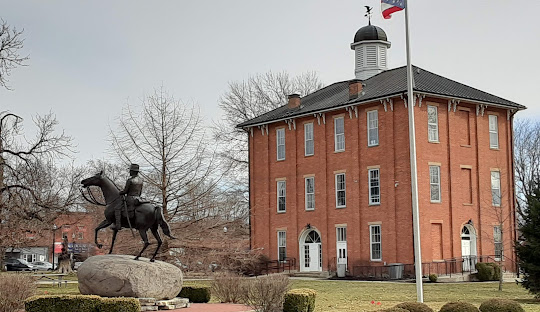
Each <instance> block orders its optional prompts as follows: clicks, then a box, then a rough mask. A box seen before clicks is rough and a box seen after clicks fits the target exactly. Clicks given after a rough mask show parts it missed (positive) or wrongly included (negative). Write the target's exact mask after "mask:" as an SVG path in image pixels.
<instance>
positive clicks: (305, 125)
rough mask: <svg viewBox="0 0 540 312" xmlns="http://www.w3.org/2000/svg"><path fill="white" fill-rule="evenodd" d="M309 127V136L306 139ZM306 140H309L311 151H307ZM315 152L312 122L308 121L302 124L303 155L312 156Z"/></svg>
mask: <svg viewBox="0 0 540 312" xmlns="http://www.w3.org/2000/svg"><path fill="white" fill-rule="evenodd" d="M309 128H311V138H310V139H308V134H309V132H308V129H309ZM308 142H311V147H312V148H313V151H311V153H308ZM314 154H315V136H314V134H313V123H312V122H308V123H305V124H304V156H313V155H314Z"/></svg>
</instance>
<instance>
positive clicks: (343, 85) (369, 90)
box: [237, 66, 526, 128]
mask: <svg viewBox="0 0 540 312" xmlns="http://www.w3.org/2000/svg"><path fill="white" fill-rule="evenodd" d="M413 76H414V82H415V87H414V91H415V92H420V93H425V94H426V95H434V96H437V95H438V96H443V97H451V98H455V99H460V100H463V101H467V100H469V101H473V102H480V103H482V104H491V105H496V106H501V107H505V108H511V109H518V110H521V109H525V108H526V107H525V106H523V105H520V104H517V103H515V102H512V101H509V100H506V99H503V98H500V97H498V96H495V95H493V94H490V93H487V92H484V91H481V90H478V89H475V88H473V87H469V86H467V85H464V84H462V83H459V82H457V81H454V80H451V79H448V78H445V77H443V76H440V75H437V74H434V73H432V72H429V71H427V70H424V69H421V68H420V67H416V66H413ZM362 82H363V84H364V87H363V89H362V91H363V92H362V94H359V96H358V98H356V99H353V100H349V81H348V80H346V81H341V82H336V83H333V84H331V85H329V86H327V87H324V88H322V89H320V90H317V91H315V92H313V93H311V94H308V95H306V96H304V97H303V98H302V99H301V104H300V106H299V107H296V108H288V107H287V105H286V103H285V105H284V106H281V107H278V108H276V109H274V110H272V111H270V112H268V113H265V114H263V115H261V116H258V117H255V118H253V119H251V120H248V121H245V122H243V123H241V124H239V125H238V126H237V127H239V128H242V127H249V126H254V125H259V124H266V123H271V122H274V121H277V120H283V119H289V118H295V117H299V116H304V115H308V114H314V113H317V112H321V111H328V110H333V109H337V108H339V107H344V106H348V105H352V104H354V105H357V104H363V103H369V102H373V101H375V100H379V99H384V98H388V97H392V96H396V95H400V94H403V93H406V92H407V68H406V66H403V67H399V68H395V69H392V70H387V71H384V72H382V73H380V74H377V75H375V76H373V77H371V78H369V79H366V80H363V81H362Z"/></svg>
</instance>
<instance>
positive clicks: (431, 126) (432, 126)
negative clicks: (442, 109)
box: [427, 105, 439, 142]
mask: <svg viewBox="0 0 540 312" xmlns="http://www.w3.org/2000/svg"><path fill="white" fill-rule="evenodd" d="M430 109H432V110H435V122H430V121H429V110H430ZM427 120H428V142H439V111H438V109H437V106H434V105H428V106H427Z"/></svg>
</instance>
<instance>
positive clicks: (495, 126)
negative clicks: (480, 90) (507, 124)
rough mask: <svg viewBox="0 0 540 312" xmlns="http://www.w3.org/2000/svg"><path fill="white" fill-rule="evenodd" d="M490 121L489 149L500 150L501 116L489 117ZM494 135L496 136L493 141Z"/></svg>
mask: <svg viewBox="0 0 540 312" xmlns="http://www.w3.org/2000/svg"><path fill="white" fill-rule="evenodd" d="M488 120H489V148H493V149H498V148H499V116H497V115H488ZM492 135H495V136H494V138H495V139H493V138H492Z"/></svg>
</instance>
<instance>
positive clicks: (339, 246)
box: [336, 226, 348, 268]
mask: <svg viewBox="0 0 540 312" xmlns="http://www.w3.org/2000/svg"><path fill="white" fill-rule="evenodd" d="M340 232H341V233H340ZM340 238H341V240H340ZM341 251H343V252H341ZM347 258H348V251H347V227H346V226H336V260H337V264H340V259H345V265H347ZM345 268H346V267H345Z"/></svg>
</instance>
